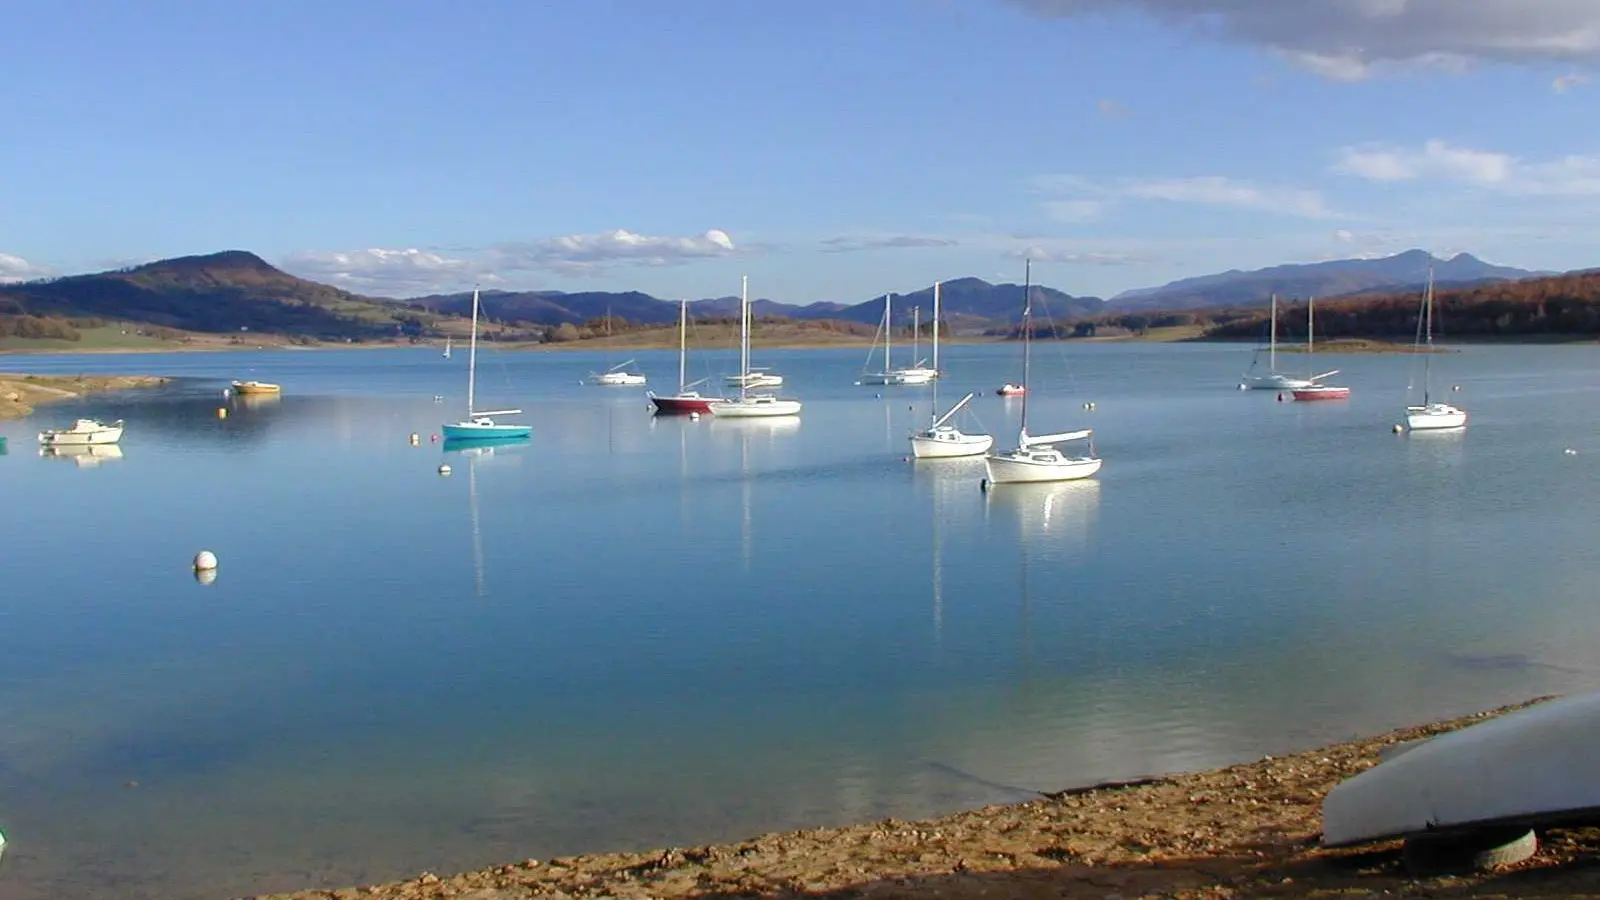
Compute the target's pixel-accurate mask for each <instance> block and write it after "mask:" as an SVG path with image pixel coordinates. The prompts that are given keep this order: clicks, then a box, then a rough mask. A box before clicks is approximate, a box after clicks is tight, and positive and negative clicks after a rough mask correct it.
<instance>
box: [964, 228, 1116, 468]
mask: <svg viewBox="0 0 1600 900" xmlns="http://www.w3.org/2000/svg"><path fill="white" fill-rule="evenodd" d="M1026 266H1027V270H1026V277H1025V278H1024V279H1023V288H1022V298H1023V299H1022V428H1021V429H1020V431H1019V433H1018V436H1017V446H1016V447H1015V448H1014V449H1012V450H1007V451H1006V452H1004V453H990V454H989V455H987V456H985V457H984V458H983V465H984V468H985V469H987V470H988V473H989V479H988V483H989V484H1019V483H1031V482H1043V481H1074V480H1076V479H1079V478H1088V477H1090V476H1092V475H1094V473H1096V472H1098V471H1100V465H1101V459H1100V458H1099V457H1098V456H1095V455H1094V443H1093V438H1094V431H1093V430H1092V429H1088V428H1086V429H1083V430H1082V431H1065V432H1061V433H1058V434H1041V435H1031V434H1028V399H1029V396H1030V393H1031V392H1030V391H1029V390H1028V388H1029V387H1030V385H1029V380H1030V378H1031V377H1032V357H1033V353H1032V349H1033V348H1032V345H1033V261H1032V260H1028V261H1027V262H1026ZM1068 441H1089V442H1090V443H1089V449H1088V455H1086V456H1067V455H1066V454H1064V453H1062V452H1061V451H1060V450H1058V449H1056V446H1055V445H1057V444H1063V443H1066V442H1068Z"/></svg>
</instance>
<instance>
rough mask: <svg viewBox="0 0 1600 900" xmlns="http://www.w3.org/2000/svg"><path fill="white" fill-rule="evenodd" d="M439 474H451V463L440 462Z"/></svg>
mask: <svg viewBox="0 0 1600 900" xmlns="http://www.w3.org/2000/svg"><path fill="white" fill-rule="evenodd" d="M439 474H440V475H449V474H450V464H449V463H440V464H439Z"/></svg>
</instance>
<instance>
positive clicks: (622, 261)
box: [489, 228, 743, 275]
mask: <svg viewBox="0 0 1600 900" xmlns="http://www.w3.org/2000/svg"><path fill="white" fill-rule="evenodd" d="M741 252H743V251H741V249H740V248H738V247H736V246H735V245H734V243H733V238H731V237H729V236H728V233H727V232H726V231H722V230H720V229H717V228H713V229H711V230H709V231H707V232H705V233H704V234H700V235H696V236H693V237H657V236H652V235H645V234H635V233H634V232H631V231H627V230H625V229H621V228H619V229H617V230H615V231H606V232H601V233H598V234H571V235H565V236H563V237H553V238H544V239H541V240H536V241H524V242H519V243H507V244H499V245H497V246H495V247H492V248H490V251H489V259H490V261H491V262H492V263H493V267H494V268H495V269H529V270H540V271H546V272H554V273H557V274H561V275H599V274H601V273H602V272H604V271H605V270H606V269H608V268H610V267H612V266H615V265H635V266H675V265H680V264H682V263H685V262H689V261H691V260H696V259H719V258H722V257H728V256H735V255H737V254H739V253H741Z"/></svg>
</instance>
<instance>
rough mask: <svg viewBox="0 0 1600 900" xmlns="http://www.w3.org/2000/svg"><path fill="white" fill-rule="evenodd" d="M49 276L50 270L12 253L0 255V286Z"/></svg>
mask: <svg viewBox="0 0 1600 900" xmlns="http://www.w3.org/2000/svg"><path fill="white" fill-rule="evenodd" d="M49 274H50V272H49V270H47V269H45V268H44V267H43V266H38V265H34V264H33V263H30V262H28V261H27V260H25V259H23V258H22V257H20V256H16V255H14V254H11V253H0V284H10V283H12V282H17V281H32V280H33V279H35V278H43V277H45V276H46V275H49Z"/></svg>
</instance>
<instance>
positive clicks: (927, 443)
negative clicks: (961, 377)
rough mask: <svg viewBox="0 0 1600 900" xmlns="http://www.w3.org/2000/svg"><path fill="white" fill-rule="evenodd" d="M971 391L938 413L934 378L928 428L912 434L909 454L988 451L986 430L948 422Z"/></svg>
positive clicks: (936, 326)
mask: <svg viewBox="0 0 1600 900" xmlns="http://www.w3.org/2000/svg"><path fill="white" fill-rule="evenodd" d="M932 371H933V372H934V377H935V379H937V377H938V374H939V282H937V281H935V282H934V283H933V369H932ZM972 397H973V395H972V394H971V393H968V394H967V395H966V396H965V397H962V398H961V400H960V401H959V402H958V403H956V405H955V406H952V407H950V409H949V410H947V411H946V412H945V413H944V414H943V415H939V414H938V412H937V411H938V409H939V382H938V381H937V380H934V382H933V408H934V411H935V415H934V418H933V421H932V422H931V423H930V424H929V425H928V427H927V428H925V429H923V430H922V431H919V432H917V433H916V434H913V435H912V436H911V455H912V456H914V457H916V458H917V459H950V458H954V457H962V456H977V455H978V454H980V453H988V452H989V448H990V447H993V446H994V437H993V436H992V435H987V434H965V433H963V432H962V431H961V429H959V428H957V427H956V426H954V425H951V424H950V420H951V419H953V418H955V415H956V413H958V412H960V411H961V409H962V408H963V407H965V406H966V405H967V404H968V403H970V402H972Z"/></svg>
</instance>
